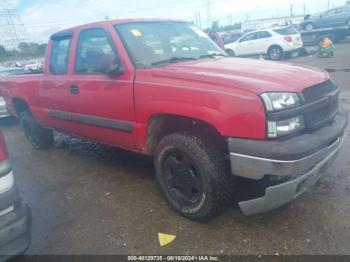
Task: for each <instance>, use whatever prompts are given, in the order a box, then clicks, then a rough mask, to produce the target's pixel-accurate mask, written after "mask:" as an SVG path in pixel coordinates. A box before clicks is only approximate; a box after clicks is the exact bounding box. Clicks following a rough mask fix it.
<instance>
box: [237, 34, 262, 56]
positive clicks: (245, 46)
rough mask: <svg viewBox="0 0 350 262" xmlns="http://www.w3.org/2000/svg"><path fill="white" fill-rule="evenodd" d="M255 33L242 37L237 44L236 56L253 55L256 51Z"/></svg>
mask: <svg viewBox="0 0 350 262" xmlns="http://www.w3.org/2000/svg"><path fill="white" fill-rule="evenodd" d="M256 37H257V33H256V32H254V33H249V34H247V35H245V36H243V37H242V38H241V39H240V40H239V41H238V44H237V52H236V53H237V54H236V55H237V56H245V55H253V54H254V52H255V51H256V50H254V42H255V40H256Z"/></svg>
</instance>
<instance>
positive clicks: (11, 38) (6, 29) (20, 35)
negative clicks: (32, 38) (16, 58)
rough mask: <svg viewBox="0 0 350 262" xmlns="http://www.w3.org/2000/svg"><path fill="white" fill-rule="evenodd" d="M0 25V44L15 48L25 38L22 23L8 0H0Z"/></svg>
mask: <svg viewBox="0 0 350 262" xmlns="http://www.w3.org/2000/svg"><path fill="white" fill-rule="evenodd" d="M0 26H1V31H0V33H1V39H0V44H2V45H3V46H5V47H6V48H8V49H16V48H18V44H19V43H20V42H23V41H26V40H27V37H26V31H25V28H24V24H23V23H22V21H21V19H20V16H19V14H18V12H17V10H16V9H15V8H11V3H10V2H9V0H0Z"/></svg>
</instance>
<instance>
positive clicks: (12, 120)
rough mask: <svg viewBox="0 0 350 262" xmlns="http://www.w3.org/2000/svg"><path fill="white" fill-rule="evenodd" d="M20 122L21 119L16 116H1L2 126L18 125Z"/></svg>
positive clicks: (0, 124)
mask: <svg viewBox="0 0 350 262" xmlns="http://www.w3.org/2000/svg"><path fill="white" fill-rule="evenodd" d="M18 124H19V121H18V120H17V118H14V117H6V118H0V128H8V127H12V126H16V125H18Z"/></svg>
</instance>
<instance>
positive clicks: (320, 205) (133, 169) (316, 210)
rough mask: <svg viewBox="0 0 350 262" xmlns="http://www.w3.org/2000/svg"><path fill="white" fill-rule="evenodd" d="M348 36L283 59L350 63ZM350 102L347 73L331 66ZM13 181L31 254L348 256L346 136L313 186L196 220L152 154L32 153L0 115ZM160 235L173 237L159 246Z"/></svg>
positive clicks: (83, 149)
mask: <svg viewBox="0 0 350 262" xmlns="http://www.w3.org/2000/svg"><path fill="white" fill-rule="evenodd" d="M349 48H350V43H349V42H345V43H342V44H339V45H337V50H336V52H335V57H333V58H329V59H319V58H317V57H316V56H313V57H309V56H306V57H301V58H293V59H290V60H287V61H284V62H292V63H297V64H306V65H312V66H317V67H322V68H328V69H346V68H348V69H349V68H350V52H349ZM331 74H332V76H333V78H334V80H335V82H336V83H337V84H338V85H339V86H340V87H341V88H342V90H343V91H342V98H341V101H342V104H343V106H344V107H345V108H346V110H349V109H350V73H349V72H346V71H335V72H333V73H331ZM1 122H2V123H1V127H2V129H3V131H4V134H5V137H6V141H7V145H8V148H9V152H10V155H11V161H12V163H13V166H14V171H15V176H16V179H17V184H18V185H19V188H20V191H21V193H22V196H23V198H24V199H25V201H26V202H27V203H28V204H29V205H30V207H31V210H32V216H33V234H32V245H31V247H30V249H29V250H28V254H183V255H185V254H215V255H220V254H225V255H231V254H235V255H245V254H252V255H260V254H268V255H270V254H272V255H275V254H344V255H345V254H348V255H349V254H350V211H349V210H350V171H349V170H350V158H349V155H350V137H348V138H347V139H346V141H345V144H344V146H343V149H342V151H341V153H340V155H339V157H338V158H337V160H336V161H335V163H334V164H333V165H332V166H331V167H330V168H329V169H328V170H327V171H326V172H325V176H324V177H323V178H322V179H321V181H320V182H319V183H318V184H317V185H316V186H315V187H314V188H313V189H312V190H310V191H308V192H306V193H305V194H304V195H302V196H301V197H300V198H298V199H297V200H296V201H294V202H293V203H291V204H289V205H287V206H286V207H283V208H281V209H279V210H276V211H273V212H271V213H267V214H263V215H256V216H252V217H246V216H244V215H243V214H242V213H241V211H240V210H239V209H238V208H237V207H235V203H232V207H231V208H227V209H226V210H225V211H224V212H223V214H222V215H221V216H219V217H218V218H216V219H215V220H213V221H211V222H209V223H205V224H198V223H194V222H191V221H188V220H186V219H184V218H182V217H180V216H179V215H177V214H176V213H175V212H173V211H172V210H171V209H170V208H169V207H168V206H167V204H166V203H165V201H164V199H163V198H162V196H161V194H160V191H159V189H158V186H157V184H156V181H155V178H154V176H153V168H152V160H151V159H149V158H147V157H143V156H140V155H135V154H132V153H128V152H125V151H122V150H118V149H112V148H108V147H104V146H101V145H96V144H93V143H89V142H86V141H81V140H78V139H73V138H67V137H66V136H63V135H58V136H57V145H56V148H55V149H52V150H49V151H36V150H34V149H32V147H31V146H30V145H29V144H28V143H27V141H26V139H25V137H24V135H23V133H22V130H21V128H20V127H19V126H18V124H17V123H16V121H13V120H6V121H1ZM158 233H169V234H175V235H176V236H177V237H176V239H175V241H174V242H173V243H172V244H170V245H168V246H166V247H160V246H159V243H158Z"/></svg>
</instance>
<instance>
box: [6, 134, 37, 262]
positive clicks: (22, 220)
mask: <svg viewBox="0 0 350 262" xmlns="http://www.w3.org/2000/svg"><path fill="white" fill-rule="evenodd" d="M30 240H31V216H30V210H29V207H28V206H27V205H26V204H25V203H24V202H23V201H22V200H21V198H20V195H19V192H18V188H17V186H16V185H15V180H14V176H13V171H12V168H11V164H10V162H9V160H8V153H7V149H6V144H5V141H4V137H3V134H2V132H1V130H0V260H1V261H5V260H7V259H9V258H11V257H13V256H16V255H20V254H23V253H24V252H25V251H26V250H27V248H28V247H29V245H30Z"/></svg>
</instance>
